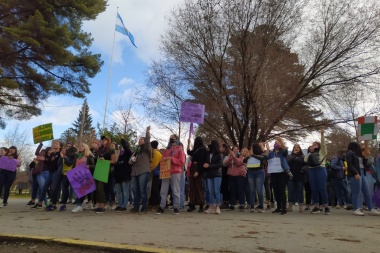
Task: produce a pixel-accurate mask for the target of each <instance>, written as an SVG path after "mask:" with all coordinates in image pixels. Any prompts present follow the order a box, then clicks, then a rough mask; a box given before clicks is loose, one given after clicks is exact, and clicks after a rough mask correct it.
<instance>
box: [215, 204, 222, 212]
mask: <svg viewBox="0 0 380 253" xmlns="http://www.w3.org/2000/svg"><path fill="white" fill-rule="evenodd" d="M221 213H222V212H221V211H220V207H219V206H217V207H216V208H215V214H221Z"/></svg>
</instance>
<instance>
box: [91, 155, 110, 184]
mask: <svg viewBox="0 0 380 253" xmlns="http://www.w3.org/2000/svg"><path fill="white" fill-rule="evenodd" d="M110 167H111V161H109V160H100V159H98V161H97V162H96V165H95V171H94V179H96V180H98V181H100V182H104V183H108V175H109V172H110Z"/></svg>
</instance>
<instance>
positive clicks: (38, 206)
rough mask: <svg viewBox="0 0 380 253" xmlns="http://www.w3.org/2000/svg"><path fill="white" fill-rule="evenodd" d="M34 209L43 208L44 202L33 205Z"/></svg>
mask: <svg viewBox="0 0 380 253" xmlns="http://www.w3.org/2000/svg"><path fill="white" fill-rule="evenodd" d="M31 208H32V209H41V208H42V204H38V203H37V204H35V205H34V206H32V207H31Z"/></svg>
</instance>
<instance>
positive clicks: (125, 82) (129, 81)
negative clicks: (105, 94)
mask: <svg viewBox="0 0 380 253" xmlns="http://www.w3.org/2000/svg"><path fill="white" fill-rule="evenodd" d="M134 83H135V81H134V80H133V79H131V78H128V77H124V78H123V79H121V80H120V81H119V82H118V84H117V86H125V85H129V84H134Z"/></svg>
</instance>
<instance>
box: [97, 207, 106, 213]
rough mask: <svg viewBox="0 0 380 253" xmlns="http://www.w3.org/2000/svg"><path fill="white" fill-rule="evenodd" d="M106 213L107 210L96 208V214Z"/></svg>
mask: <svg viewBox="0 0 380 253" xmlns="http://www.w3.org/2000/svg"><path fill="white" fill-rule="evenodd" d="M105 211H106V209H105V208H96V210H95V213H97V214H102V213H104V212H105Z"/></svg>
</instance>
